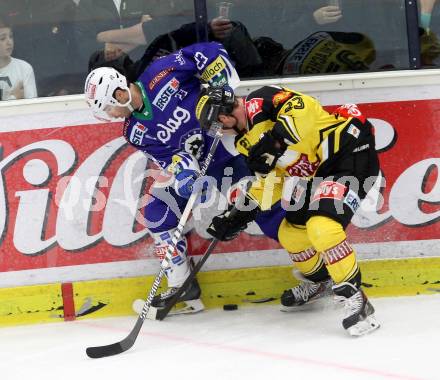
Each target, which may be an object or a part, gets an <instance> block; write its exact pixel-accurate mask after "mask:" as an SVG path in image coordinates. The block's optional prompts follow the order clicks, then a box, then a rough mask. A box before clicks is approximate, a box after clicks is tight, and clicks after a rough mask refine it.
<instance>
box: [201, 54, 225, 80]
mask: <svg viewBox="0 0 440 380" xmlns="http://www.w3.org/2000/svg"><path fill="white" fill-rule="evenodd" d="M224 69H226V63H225V61H224V60H223V58H222V57H218V58H217V59H216V60H215V61H214V62H211V63H210V64H209V65H208V66H207V67H206V69H205V71H203V73H202V79H203V80H204V81H205V82H209V81H210V80H211V79H212V78H214V77H215V76H216V75H218V74H220V73H221V72H222V71H223V70H224Z"/></svg>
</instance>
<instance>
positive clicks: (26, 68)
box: [0, 19, 37, 100]
mask: <svg viewBox="0 0 440 380" xmlns="http://www.w3.org/2000/svg"><path fill="white" fill-rule="evenodd" d="M13 50H14V38H13V35H12V29H11V27H10V26H9V25H8V24H7V23H6V22H5V21H3V20H1V19H0V100H12V99H29V98H35V97H37V86H36V84H35V75H34V70H33V69H32V66H31V65H30V64H29V63H27V62H26V61H23V60H21V59H17V58H13V57H12V52H13Z"/></svg>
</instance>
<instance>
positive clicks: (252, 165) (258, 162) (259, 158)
mask: <svg viewBox="0 0 440 380" xmlns="http://www.w3.org/2000/svg"><path fill="white" fill-rule="evenodd" d="M286 148H287V145H286V143H285V142H284V141H283V140H282V139H279V138H277V137H276V136H274V134H273V132H272V131H269V132H266V133H265V134H264V135H263V137H262V138H261V140H260V141H259V142H258V143H257V144H255V145H254V146H253V147H252V148H251V149H250V150H249V155H248V157H247V165H248V167H249V169H250V170H252V171H253V172H255V173H261V174H269V173H270V172H271V171H272V170H273V169H274V168H275V165H276V163H277V161H278V159H279V158H280V157H281V156H282V155H283V154H284V152H285V151H286Z"/></svg>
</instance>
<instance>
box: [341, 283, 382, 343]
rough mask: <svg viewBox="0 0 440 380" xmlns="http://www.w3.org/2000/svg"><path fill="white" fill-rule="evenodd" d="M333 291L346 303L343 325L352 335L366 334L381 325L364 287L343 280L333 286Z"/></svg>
mask: <svg viewBox="0 0 440 380" xmlns="http://www.w3.org/2000/svg"><path fill="white" fill-rule="evenodd" d="M333 291H334V293H335V295H336V297H338V299H339V300H340V301H341V302H342V303H343V304H344V311H345V316H344V319H343V320H342V326H343V327H344V329H346V330H347V332H348V333H349V334H350V335H352V336H361V335H365V334H368V333H370V332H372V331H374V330H376V329H377V328H379V327H380V324H379V322H378V321H377V320H376V317H375V316H374V307H373V305H371V303H370V301H368V298H367V296H366V295H365V293H364V292H363V291H362V289H358V288H356V287H355V286H354V285H353V284H351V283H349V282H343V283H341V284H338V285H335V286H333Z"/></svg>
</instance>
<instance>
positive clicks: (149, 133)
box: [124, 42, 239, 168]
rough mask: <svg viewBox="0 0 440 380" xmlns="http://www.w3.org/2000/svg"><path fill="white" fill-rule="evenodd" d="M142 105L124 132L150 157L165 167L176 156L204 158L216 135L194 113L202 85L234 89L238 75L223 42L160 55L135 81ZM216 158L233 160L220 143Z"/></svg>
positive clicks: (129, 140) (218, 160)
mask: <svg viewBox="0 0 440 380" xmlns="http://www.w3.org/2000/svg"><path fill="white" fill-rule="evenodd" d="M135 83H136V84H137V85H138V86H139V88H140V89H141V91H142V97H143V102H144V105H143V108H142V109H141V110H140V111H139V112H133V113H132V115H131V117H130V118H128V119H127V120H126V121H125V125H124V136H125V138H126V139H127V141H128V142H129V143H130V144H132V145H133V146H135V147H136V148H137V149H140V150H142V151H143V152H144V153H145V154H146V155H147V156H148V157H149V158H151V159H153V160H154V161H156V162H157V163H158V164H159V165H160V166H161V167H163V168H166V167H167V166H168V165H169V164H170V163H171V161H172V157H173V155H176V154H179V155H188V154H190V155H191V156H193V157H194V158H196V159H197V160H198V161H199V162H201V161H203V160H204V158H205V155H206V154H207V152H208V150H209V147H210V145H211V142H212V138H211V137H210V136H208V135H207V134H206V132H205V131H204V130H203V129H202V128H201V127H200V124H199V122H198V120H197V118H196V116H195V108H196V103H197V100H198V97H199V94H200V86H201V83H208V84H209V85H211V86H223V85H225V84H228V85H229V86H230V87H232V88H235V87H236V86H237V85H238V83H239V78H238V75H237V73H236V71H235V69H234V67H233V65H232V63H231V61H230V59H229V57H228V54H227V52H226V50H225V49H224V48H223V46H222V45H221V44H219V43H216V42H209V43H199V44H194V45H190V46H188V47H185V48H182V49H181V50H179V51H177V52H175V53H173V54H170V55H168V56H166V57H163V58H160V59H158V60H156V61H155V62H153V63H152V64H151V65H150V66H148V67H147V68H146V70H145V71H144V73H143V74H142V75H141V76H140V77H139V78H138V80H137V81H136V82H135ZM216 153H217V154H216V155H215V158H214V161H215V162H216V163H220V161H221V160H223V159H225V160H227V159H229V158H231V156H232V155H231V153H229V152H228V150H227V149H225V147H224V146H222V145H221V144H220V145H219V149H218V152H216Z"/></svg>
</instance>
